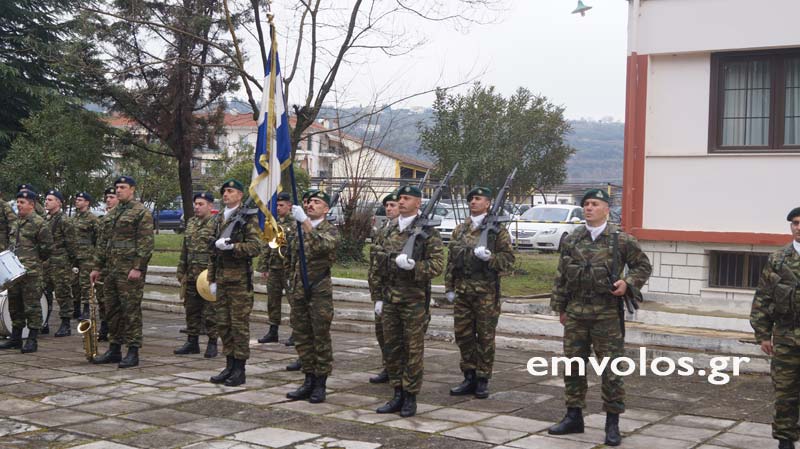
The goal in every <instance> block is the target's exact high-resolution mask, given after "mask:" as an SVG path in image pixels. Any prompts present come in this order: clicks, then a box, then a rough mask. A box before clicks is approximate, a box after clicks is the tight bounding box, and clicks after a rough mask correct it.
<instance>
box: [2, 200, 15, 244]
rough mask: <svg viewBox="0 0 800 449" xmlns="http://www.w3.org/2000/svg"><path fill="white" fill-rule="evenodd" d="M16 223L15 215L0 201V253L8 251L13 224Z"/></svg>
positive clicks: (6, 204)
mask: <svg viewBox="0 0 800 449" xmlns="http://www.w3.org/2000/svg"><path fill="white" fill-rule="evenodd" d="M16 222H17V214H15V213H14V209H12V208H11V206H9V205H8V203H6V202H5V201H4V200H3V201H0V252H2V251H5V250H7V249H8V246H9V242H10V241H11V240H10V236H11V232H12V231H13V230H14V223H16Z"/></svg>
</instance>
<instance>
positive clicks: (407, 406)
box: [400, 391, 417, 418]
mask: <svg viewBox="0 0 800 449" xmlns="http://www.w3.org/2000/svg"><path fill="white" fill-rule="evenodd" d="M416 414H417V395H415V394H412V393H409V392H407V391H406V392H405V393H403V407H402V408H401V409H400V416H402V417H403V418H409V417H411V416H414V415H416Z"/></svg>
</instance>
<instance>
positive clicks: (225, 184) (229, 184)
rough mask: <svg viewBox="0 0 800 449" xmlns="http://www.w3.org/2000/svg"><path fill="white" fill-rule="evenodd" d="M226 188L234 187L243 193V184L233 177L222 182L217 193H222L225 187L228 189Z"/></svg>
mask: <svg viewBox="0 0 800 449" xmlns="http://www.w3.org/2000/svg"><path fill="white" fill-rule="evenodd" d="M228 188H230V189H236V190H238V191H240V192H242V193H244V186H243V185H242V183H241V182H239V181H237V180H235V179H233V178H231V179H228V180H226V181H225V182H223V183H222V187H220V188H219V194H220V195H222V193H223V192H224V191H225V189H228Z"/></svg>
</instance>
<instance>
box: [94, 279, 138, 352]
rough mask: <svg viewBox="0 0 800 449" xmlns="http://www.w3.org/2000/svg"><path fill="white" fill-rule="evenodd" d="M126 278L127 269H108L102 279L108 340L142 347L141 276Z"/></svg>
mask: <svg viewBox="0 0 800 449" xmlns="http://www.w3.org/2000/svg"><path fill="white" fill-rule="evenodd" d="M145 274H146V273H144V272H143V273H142V277H141V278H140V279H139V280H138V281H129V280H128V272H127V271H126V272H122V271H112V272H109V273H108V274H107V275H106V276H105V280H104V281H103V296H104V297H105V309H106V320H107V321H108V328H109V329H108V341H109V342H111V343H116V344H119V345H122V344H124V345H126V346H128V347H132V346H134V347H137V348H140V347H142V297H143V296H144V278H145Z"/></svg>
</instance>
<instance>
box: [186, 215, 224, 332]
mask: <svg viewBox="0 0 800 449" xmlns="http://www.w3.org/2000/svg"><path fill="white" fill-rule="evenodd" d="M214 222H215V218H214V216H213V215H209V216H208V217H206V218H203V219H200V218H198V217H192V218H190V219H189V221H188V222H187V223H186V232H185V233H184V237H183V247H182V248H181V258H180V261H179V262H178V280H179V281H180V282H181V293H182V294H183V305H184V308H185V309H186V334H187V335H190V336H193V337H196V336H198V335H200V329H201V328H202V327H203V324H204V322H205V328H206V332H207V333H208V338H209V339H210V340H216V339H217V327H216V324H215V319H216V316H215V314H216V310H215V309H214V303H213V302H209V301H206V300H204V299H203V298H202V297H201V296H200V294H199V293H197V277H198V276H199V275H200V273H202V272H203V270H205V269H206V268H208V263H209V261H210V259H209V256H210V255H211V247H210V244H212V243H213V240H212V237H213V234H214Z"/></svg>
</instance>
